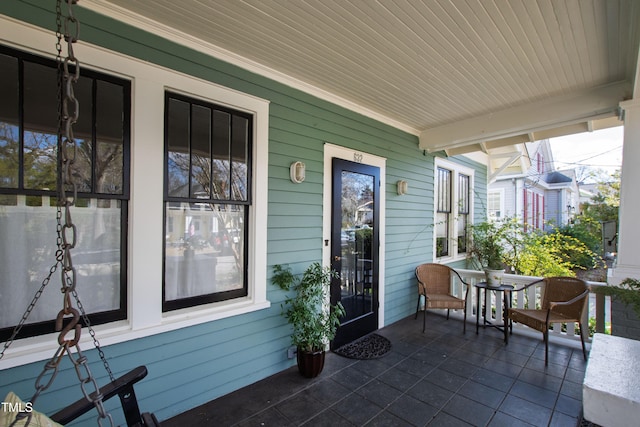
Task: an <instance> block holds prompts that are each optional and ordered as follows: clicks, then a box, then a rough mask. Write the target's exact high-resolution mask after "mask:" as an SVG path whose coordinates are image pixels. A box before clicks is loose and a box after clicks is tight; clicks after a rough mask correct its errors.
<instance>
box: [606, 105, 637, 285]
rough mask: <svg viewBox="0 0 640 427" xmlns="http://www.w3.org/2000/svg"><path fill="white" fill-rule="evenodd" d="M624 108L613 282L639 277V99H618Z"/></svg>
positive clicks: (610, 277) (611, 273)
mask: <svg viewBox="0 0 640 427" xmlns="http://www.w3.org/2000/svg"><path fill="white" fill-rule="evenodd" d="M620 107H621V108H622V109H623V110H624V141H623V146H622V173H621V183H620V210H619V228H618V259H617V262H616V265H615V266H614V268H612V269H611V270H610V271H609V278H608V282H609V283H610V284H612V285H617V284H619V283H620V282H621V281H623V280H624V279H625V278H627V277H634V278H640V256H638V248H639V247H640V225H639V220H640V197H638V187H639V186H640V167H638V165H640V101H639V100H638V99H631V100H629V101H623V102H621V103H620Z"/></svg>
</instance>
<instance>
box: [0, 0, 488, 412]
mask: <svg viewBox="0 0 640 427" xmlns="http://www.w3.org/2000/svg"><path fill="white" fill-rule="evenodd" d="M54 4H55V2H53V1H45V2H42V1H11V2H2V3H1V4H0V13H2V14H4V15H7V16H11V17H13V18H16V19H18V20H22V21H25V22H28V23H30V24H34V25H38V26H43V27H46V28H48V29H50V30H52V29H53V25H54V23H55V18H54V16H53V14H52V11H53V10H55V7H54ZM77 16H78V18H79V20H80V22H81V23H82V31H81V38H82V40H84V41H86V42H88V43H91V44H94V45H97V46H102V47H104V48H106V49H109V50H112V51H117V52H121V53H123V54H126V55H129V56H132V57H136V58H138V59H141V60H144V61H148V62H152V63H155V64H158V65H161V66H163V67H166V68H168V69H172V70H176V71H178V72H181V73H184V74H188V75H192V76H196V77H199V78H201V79H204V80H207V81H211V82H214V83H217V84H220V85H223V86H225V87H228V88H232V89H235V90H238V91H241V92H243V93H247V94H250V95H254V96H258V97H260V98H263V99H267V100H269V101H270V118H269V165H268V168H269V169H268V176H269V178H268V197H269V203H268V220H267V221H268V229H267V239H268V242H267V252H268V253H267V265H268V269H269V271H268V273H267V276H268V277H270V276H271V271H270V269H271V267H272V266H273V265H274V264H282V263H285V264H289V265H290V266H291V267H292V269H293V270H294V272H301V271H302V270H303V269H304V268H305V267H306V266H307V265H308V264H309V263H311V262H314V261H319V260H321V258H322V246H321V245H322V243H321V242H322V238H323V235H322V221H323V218H322V208H323V146H324V143H325V142H329V143H331V144H335V145H339V146H344V147H348V148H350V149H353V150H358V151H362V152H367V153H370V154H373V155H376V156H380V157H385V158H386V159H387V163H386V188H384V189H383V192H384V194H385V197H386V223H385V224H384V226H385V229H386V246H385V247H384V248H383V250H384V251H385V257H386V270H385V271H384V272H382V273H381V274H384V278H385V289H384V293H385V306H384V307H385V313H384V315H385V322H386V323H387V324H389V323H393V322H395V321H397V320H399V319H402V318H404V317H406V316H408V315H410V314H411V313H413V311H414V310H415V291H416V289H415V283H414V282H415V280H414V275H413V271H414V268H415V266H416V265H417V264H419V263H422V262H430V261H432V260H433V249H432V248H433V227H432V224H433V222H434V219H433V210H434V205H433V188H434V182H433V179H434V170H433V164H434V161H433V156H432V155H430V154H425V153H423V152H422V151H421V150H419V149H418V138H417V136H415V135H410V134H407V133H405V132H403V131H400V130H398V129H395V128H393V127H390V126H388V125H385V124H382V123H380V122H377V121H375V120H373V119H370V118H367V117H364V116H362V115H360V114H357V113H354V112H352V111H349V110H346V109H344V108H342V107H339V106H336V105H334V104H331V103H329V102H326V101H323V100H320V99H318V98H316V97H313V96H311V95H309V94H306V93H304V92H301V91H299V90H296V89H292V88H291V87H288V86H286V85H284V84H281V83H277V82H274V81H272V80H269V79H267V78H264V77H261V76H258V75H256V74H252V73H250V72H248V71H246V70H243V69H241V68H238V67H236V66H233V65H230V64H228V63H225V62H222V61H220V60H218V59H215V58H212V57H209V56H207V55H205V54H203V53H201V52H196V51H193V50H190V49H187V48H185V47H184V46H180V45H178V44H176V43H174V42H172V41H168V40H165V39H162V38H160V37H158V36H155V35H152V34H149V33H146V32H144V31H141V30H139V29H137V28H133V27H131V26H127V25H124V24H122V23H120V22H116V21H113V20H111V19H106V18H104V17H102V16H100V15H97V14H95V13H92V12H89V11H86V10H82V9H81V10H80V11H79V13H77ZM53 47H54V39H53V38H52V51H53ZM80 61H82V59H80ZM134 102H144V100H134ZM158 126H162V124H161V123H158ZM159 143H160V142H159ZM295 160H300V161H303V162H305V163H306V165H307V173H306V181H305V182H304V184H303V185H295V184H293V183H291V181H290V180H289V165H290V164H291V162H292V161H295ZM450 160H451V159H450ZM458 161H460V162H461V163H463V164H465V165H466V166H467V167H472V168H473V169H474V170H475V171H476V172H475V189H474V202H475V208H474V209H475V210H474V213H475V219H476V220H483V219H484V218H485V217H486V215H485V214H484V209H485V205H486V195H487V192H486V182H487V174H486V168H485V166H484V165H482V164H479V163H476V162H472V161H469V160H468V159H466V158H461V159H459V160H458ZM399 179H404V180H407V181H408V182H409V194H407V195H404V196H398V195H397V194H396V188H395V183H396V181H397V180H399ZM154 208H157V209H161V207H159V206H158V207H154ZM131 263H132V264H133V263H135V260H132V261H131ZM158 268H161V266H158ZM128 286H130V287H135V286H136V283H129V284H128ZM158 286H160V284H158ZM79 293H81V294H82V289H79ZM284 298H285V293H284V292H282V291H280V290H278V289H276V287H275V286H273V285H271V284H268V287H267V299H268V300H269V301H270V302H271V307H270V308H268V309H264V310H260V311H255V312H252V313H249V314H243V315H237V316H233V317H228V318H225V319H222V320H217V321H213V322H208V323H204V324H200V325H197V326H191V327H188V328H183V329H178V330H174V331H171V332H165V333H160V334H156V335H152V336H148V337H144V338H139V339H135V340H131V341H127V342H123V343H119V344H114V345H110V346H108V347H106V348H105V353H106V354H107V357H108V359H109V362H110V364H111V366H112V369H113V371H114V372H115V373H122V372H125V371H127V370H129V369H131V368H133V367H135V366H137V365H140V364H144V365H146V366H147V367H148V369H149V372H150V373H149V376H148V377H147V378H146V379H145V380H144V381H142V382H141V383H140V384H139V385H138V386H137V390H138V392H137V394H138V399H139V401H140V404H141V407H142V408H143V409H144V410H145V411H152V412H155V413H156V415H157V416H158V418H159V419H161V420H162V419H166V418H169V417H171V416H173V415H176V414H178V413H180V412H183V411H185V410H187V409H190V408H193V407H194V406H197V405H199V404H201V403H204V402H206V401H209V400H212V399H215V398H217V397H219V396H222V395H224V394H227V393H229V392H232V391H234V390H236V389H238V388H241V387H243V386H245V385H248V384H251V383H253V382H255V381H257V380H260V379H262V378H264V377H267V376H269V375H272V374H274V373H277V372H279V371H282V370H283V369H286V368H288V367H289V366H291V365H292V364H293V363H294V362H293V361H292V360H289V359H287V357H286V348H287V347H288V346H289V333H290V328H289V326H288V325H287V324H286V322H285V321H284V319H283V318H282V317H281V316H280V311H281V308H280V306H281V303H282V302H283V301H284ZM17 320H19V319H16V321H17ZM416 327H418V325H416ZM53 346H54V344H53V343H52V352H53V350H54V348H53ZM85 354H86V355H87V356H88V357H89V359H90V360H97V354H96V351H95V350H89V348H85ZM91 366H92V371H93V372H94V374H96V376H98V377H99V381H100V382H101V383H104V382H105V378H106V375H105V374H104V373H103V370H102V368H101V366H100V364H99V363H98V362H93V363H92V365H91ZM1 368H2V367H1V366H0V369H1ZM41 369H42V362H38V363H32V364H27V365H23V366H19V367H16V368H11V369H4V370H1V371H0V384H1V386H0V394H1V395H2V396H4V395H6V393H7V392H8V391H9V390H13V391H14V392H16V393H17V394H18V395H20V396H21V397H23V398H27V397H28V396H30V395H31V394H32V393H33V384H34V381H35V378H36V377H37V375H38V373H39V372H40V371H41ZM79 392H80V390H79V388H78V385H77V378H76V375H75V372H74V371H73V369H72V368H70V367H68V366H66V365H65V367H64V368H63V369H61V372H60V374H59V375H58V378H57V380H56V382H55V383H54V385H53V386H52V387H51V389H50V390H49V391H48V392H47V393H46V394H45V395H43V396H42V397H41V398H40V399H39V401H38V408H37V409H38V410H41V411H43V412H52V411H54V410H56V409H58V408H59V407H61V406H64V405H65V404H67V403H69V402H70V401H72V400H74V399H75V398H76V396H78V395H79ZM61 396H63V398H61ZM68 396H73V397H69V398H68V399H67V397H68ZM108 406H109V407H110V408H114V407H115V408H117V407H118V404H117V403H115V402H110V403H109V405H108ZM113 414H114V416H117V418H116V420H115V421H116V423H123V421H124V420H123V418H121V416H120V414H119V412H118V410H117V409H116V410H114V411H113Z"/></svg>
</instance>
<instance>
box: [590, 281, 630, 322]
mask: <svg viewBox="0 0 640 427" xmlns="http://www.w3.org/2000/svg"><path fill="white" fill-rule="evenodd" d="M595 291H596V292H598V293H601V294H604V295H609V296H611V297H612V298H615V299H617V300H618V301H620V302H621V303H623V304H625V305H627V306H631V308H632V309H633V311H634V312H635V313H636V315H637V316H638V318H640V280H638V279H634V278H631V277H627V278H626V279H624V280H623V281H622V282H620V284H619V285H617V286H600V287H598V288H597V289H596V290H595Z"/></svg>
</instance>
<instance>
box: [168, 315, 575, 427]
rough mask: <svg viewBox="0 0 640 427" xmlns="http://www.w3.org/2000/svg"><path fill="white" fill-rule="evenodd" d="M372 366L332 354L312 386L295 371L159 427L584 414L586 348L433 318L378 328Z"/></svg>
mask: <svg viewBox="0 0 640 427" xmlns="http://www.w3.org/2000/svg"><path fill="white" fill-rule="evenodd" d="M378 333H379V334H380V335H383V336H385V337H387V338H388V339H389V340H391V343H392V350H391V351H390V352H389V353H387V354H386V355H385V356H384V357H382V358H379V359H373V360H353V359H347V358H344V357H341V356H338V355H337V354H334V353H328V354H327V359H326V363H325V368H324V371H323V372H322V373H321V374H320V376H319V377H317V378H315V379H312V380H309V379H305V378H303V377H301V376H300V375H299V374H298V372H297V368H296V367H295V366H294V367H292V368H290V369H288V370H286V371H283V372H280V373H278V374H276V375H273V376H271V377H269V378H267V379H265V380H262V381H259V382H257V383H255V384H252V385H250V386H247V387H245V388H243V389H241V390H238V391H236V392H233V393H231V394H228V395H226V396H223V397H221V398H219V399H216V400H214V401H211V402H209V403H206V404H204V405H202V406H199V407H197V408H194V409H192V410H190V411H187V412H185V413H183V414H180V415H178V416H176V417H174V418H171V419H169V420H166V421H164V422H163V423H162V426H163V427H173V426H177V427H178V426H179V427H184V426H189V427H198V426H299V425H304V426H365V425H366V426H427V425H428V426H505V427H507V426H508V427H515V426H563V427H564V426H571V427H574V426H576V425H578V424H579V420H580V416H581V412H582V380H583V378H584V372H585V369H586V362H585V361H584V360H583V357H582V351H581V350H580V349H579V348H578V347H579V346H578V347H575V348H574V347H573V346H571V347H568V346H564V345H562V344H556V343H553V342H552V343H551V344H550V347H549V366H548V367H547V368H545V366H544V343H543V342H542V336H541V334H540V337H539V338H530V337H526V336H522V335H517V334H515V333H514V334H513V335H512V336H511V337H510V340H509V344H508V345H507V346H505V345H504V342H503V336H502V333H501V332H500V331H498V330H496V329H493V328H486V329H482V328H480V333H479V334H478V335H476V334H475V326H472V325H471V324H469V325H467V333H466V334H464V335H463V334H462V324H461V321H459V320H454V319H450V320H448V321H447V320H446V319H445V318H444V317H443V316H440V315H438V314H432V313H431V312H429V313H428V314H427V331H426V332H425V333H424V334H423V333H422V319H421V318H420V317H418V320H414V319H413V316H411V317H408V318H406V319H403V320H401V321H399V322H396V323H394V324H393V325H390V326H387V327H385V328H383V329H381V330H379V331H378Z"/></svg>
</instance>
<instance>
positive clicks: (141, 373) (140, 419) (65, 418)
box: [50, 366, 160, 427]
mask: <svg viewBox="0 0 640 427" xmlns="http://www.w3.org/2000/svg"><path fill="white" fill-rule="evenodd" d="M146 376H147V368H146V367H145V366H138V367H137V368H135V369H133V370H131V371H129V372H128V373H126V374H124V375H123V376H121V377H119V378H116V379H115V380H114V381H113V382H110V383H109V384H106V385H104V386H103V387H100V393H102V396H103V397H102V400H103V401H107V400H108V399H110V398H112V397H113V396H115V395H116V394H117V395H118V396H119V397H120V402H121V404H122V410H123V412H124V417H125V419H126V420H127V426H129V427H143V426H149V427H159V426H160V423H159V422H158V420H157V419H156V417H155V415H153V414H151V413H148V412H145V413H142V414H141V413H140V408H139V407H138V401H137V400H136V393H135V391H134V390H133V385H134V384H135V383H137V382H138V381H140V380H141V379H143V378H144V377H146ZM92 409H94V405H93V402H90V401H88V400H87V399H86V398H82V399H80V400H78V401H77V402H75V403H72V404H71V405H69V406H67V407H66V408H63V409H62V410H60V411H58V412H56V413H55V414H53V415H52V416H51V417H50V418H51V419H52V420H53V421H55V422H57V423H59V424H62V425H65V424H68V423H70V422H71V421H73V420H75V419H76V418H78V417H80V416H81V415H84V414H86V413H87V412H89V411H90V410H92Z"/></svg>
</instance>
